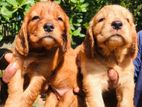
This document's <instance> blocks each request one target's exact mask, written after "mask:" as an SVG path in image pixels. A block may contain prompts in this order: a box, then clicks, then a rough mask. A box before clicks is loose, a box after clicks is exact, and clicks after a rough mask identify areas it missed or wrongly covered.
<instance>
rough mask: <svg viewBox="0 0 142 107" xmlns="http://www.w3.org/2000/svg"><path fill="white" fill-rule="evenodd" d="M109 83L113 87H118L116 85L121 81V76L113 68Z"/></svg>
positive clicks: (109, 72)
mask: <svg viewBox="0 0 142 107" xmlns="http://www.w3.org/2000/svg"><path fill="white" fill-rule="evenodd" d="M108 78H109V80H108V82H109V84H110V86H111V87H113V88H114V87H116V85H117V84H118V81H119V74H118V72H117V71H116V70H114V69H113V68H111V69H109V70H108Z"/></svg>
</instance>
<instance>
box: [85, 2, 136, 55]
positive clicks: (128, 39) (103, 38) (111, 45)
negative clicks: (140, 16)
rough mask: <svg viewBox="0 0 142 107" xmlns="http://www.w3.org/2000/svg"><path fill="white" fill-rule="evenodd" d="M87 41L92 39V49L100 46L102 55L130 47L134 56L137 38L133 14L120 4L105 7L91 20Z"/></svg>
mask: <svg viewBox="0 0 142 107" xmlns="http://www.w3.org/2000/svg"><path fill="white" fill-rule="evenodd" d="M85 41H91V42H90V44H89V46H91V47H90V49H91V48H93V47H99V51H101V54H102V55H106V56H107V55H109V54H111V52H114V51H115V50H120V49H124V48H129V49H128V50H131V54H132V57H134V56H135V53H136V47H137V44H136V43H137V38H136V30H135V25H134V22H133V17H132V14H131V13H130V12H129V11H128V10H127V9H126V8H124V7H121V6H119V5H108V6H105V7H103V8H102V9H101V10H100V11H99V12H98V13H97V14H96V15H95V16H94V17H93V19H92V20H91V22H90V26H89V30H88V33H87V36H86V40H85ZM86 43H87V42H86ZM88 43H89V42H88ZM94 45H95V46H94ZM132 50H133V51H132Z"/></svg>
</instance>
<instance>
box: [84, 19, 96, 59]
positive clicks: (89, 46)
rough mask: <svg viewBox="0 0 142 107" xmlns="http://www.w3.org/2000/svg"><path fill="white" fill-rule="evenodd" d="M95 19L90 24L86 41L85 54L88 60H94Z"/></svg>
mask: <svg viewBox="0 0 142 107" xmlns="http://www.w3.org/2000/svg"><path fill="white" fill-rule="evenodd" d="M93 19H94V18H93ZM93 19H92V20H91V21H90V23H89V28H88V30H87V34H86V37H85V40H84V46H85V52H86V56H87V57H88V58H92V57H93V56H94V38H93V23H94V21H93Z"/></svg>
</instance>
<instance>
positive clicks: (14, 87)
mask: <svg viewBox="0 0 142 107" xmlns="http://www.w3.org/2000/svg"><path fill="white" fill-rule="evenodd" d="M23 81H24V79H23V76H22V72H21V70H20V69H19V70H17V72H16V74H15V75H14V76H13V77H12V78H11V80H10V82H9V83H8V93H9V95H8V99H7V101H6V104H5V107H19V106H18V103H19V100H20V99H21V98H22V93H23Z"/></svg>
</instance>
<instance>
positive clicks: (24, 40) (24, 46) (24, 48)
mask: <svg viewBox="0 0 142 107" xmlns="http://www.w3.org/2000/svg"><path fill="white" fill-rule="evenodd" d="M27 24H28V17H27V16H26V17H25V18H24V22H23V24H22V27H21V29H20V31H19V33H18V35H17V37H16V41H15V42H16V46H15V48H16V51H18V52H19V53H20V54H21V55H24V56H27V54H28V52H29V44H28V32H27Z"/></svg>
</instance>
